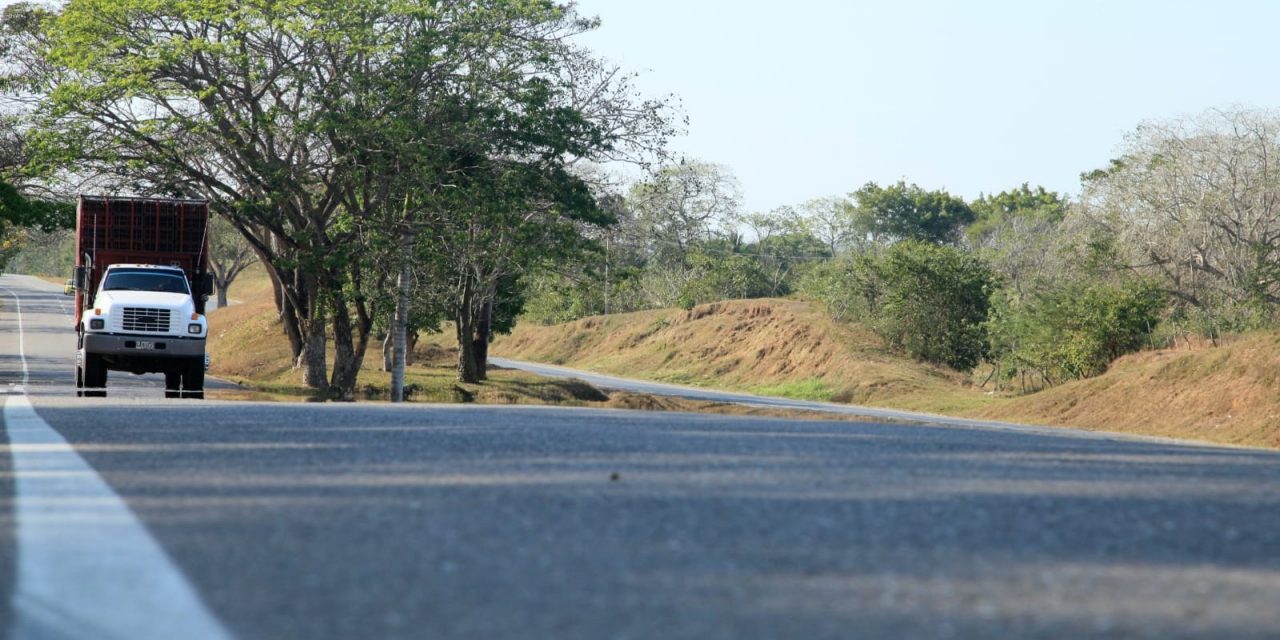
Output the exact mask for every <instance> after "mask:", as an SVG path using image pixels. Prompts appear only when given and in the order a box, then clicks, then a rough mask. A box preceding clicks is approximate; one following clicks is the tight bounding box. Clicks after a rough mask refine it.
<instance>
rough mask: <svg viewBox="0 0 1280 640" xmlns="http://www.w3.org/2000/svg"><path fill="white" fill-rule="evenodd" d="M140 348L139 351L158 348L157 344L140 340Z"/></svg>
mask: <svg viewBox="0 0 1280 640" xmlns="http://www.w3.org/2000/svg"><path fill="white" fill-rule="evenodd" d="M138 348H139V349H155V348H156V343H154V342H149V341H146V340H139V341H138Z"/></svg>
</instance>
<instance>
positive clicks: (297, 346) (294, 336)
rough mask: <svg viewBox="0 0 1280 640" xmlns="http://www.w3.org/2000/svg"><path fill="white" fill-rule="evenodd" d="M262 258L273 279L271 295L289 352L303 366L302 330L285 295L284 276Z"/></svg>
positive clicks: (295, 313) (268, 273)
mask: <svg viewBox="0 0 1280 640" xmlns="http://www.w3.org/2000/svg"><path fill="white" fill-rule="evenodd" d="M260 258H261V259H262V264H263V265H265V266H266V267H267V276H269V277H270V278H271V295H272V296H273V297H274V298H275V302H276V311H278V312H279V313H280V325H281V326H282V327H283V328H284V335H285V337H287V338H288V339H289V351H290V353H291V354H292V355H293V360H294V362H295V363H298V364H297V366H301V362H302V360H301V356H302V349H303V339H302V330H301V329H300V328H299V326H298V314H297V312H296V311H295V310H294V308H293V303H292V302H290V301H289V297H288V296H286V295H285V293H284V282H283V281H282V280H281V278H282V274H281V273H279V272H278V271H276V269H275V267H273V266H272V265H271V262H270V261H269V260H267V259H266V258H262V257H261V256H260ZM286 273H287V272H286Z"/></svg>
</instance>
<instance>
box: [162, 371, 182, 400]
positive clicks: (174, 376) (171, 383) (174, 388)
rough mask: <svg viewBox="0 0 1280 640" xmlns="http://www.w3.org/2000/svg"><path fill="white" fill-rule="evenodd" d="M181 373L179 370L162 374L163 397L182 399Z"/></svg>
mask: <svg viewBox="0 0 1280 640" xmlns="http://www.w3.org/2000/svg"><path fill="white" fill-rule="evenodd" d="M182 373H183V370H181V369H174V370H173V371H166V372H164V397H166V398H181V397H182Z"/></svg>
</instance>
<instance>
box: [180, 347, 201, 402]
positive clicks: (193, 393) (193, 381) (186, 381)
mask: <svg viewBox="0 0 1280 640" xmlns="http://www.w3.org/2000/svg"><path fill="white" fill-rule="evenodd" d="M182 397H184V398H188V399H194V400H204V358H203V357H199V358H191V359H190V360H189V361H187V368H186V370H185V371H183V373H182Z"/></svg>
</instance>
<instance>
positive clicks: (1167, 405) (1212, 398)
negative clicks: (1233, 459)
mask: <svg viewBox="0 0 1280 640" xmlns="http://www.w3.org/2000/svg"><path fill="white" fill-rule="evenodd" d="M1278 389H1280V335H1277V334H1275V333H1258V334H1251V335H1247V336H1240V337H1237V338H1235V339H1232V340H1229V341H1227V342H1226V343H1224V344H1222V345H1220V346H1218V347H1213V346H1211V345H1206V344H1195V345H1190V346H1189V347H1185V348H1178V349H1162V350H1158V351H1148V352H1143V353H1138V354H1134V355H1130V356H1126V357H1124V358H1121V359H1120V360H1117V361H1116V362H1115V363H1114V364H1112V366H1111V368H1110V370H1108V371H1107V372H1106V373H1105V374H1103V375H1101V376H1098V377H1096V378H1091V379H1088V380H1080V381H1076V382H1071V383H1067V384H1064V385H1061V386H1058V387H1054V388H1052V389H1047V390H1045V391H1041V392H1039V393H1035V394H1032V395H1029V396H1024V397H1020V398H1012V399H1008V400H1004V401H1000V402H998V403H996V404H993V405H992V406H990V407H986V408H983V409H980V410H977V411H973V412H970V415H973V416H975V417H984V418H994V419H999V420H1014V421H1018V422H1028V423H1035V424H1059V425H1069V426H1074V427H1081V428H1085V429H1099V430H1106V431H1124V432H1132V433H1142V434H1146V435H1155V436H1167V437H1173V438H1188V439H1193V440H1204V441H1208V442H1219V443H1225V444H1236V445H1246V446H1262V447H1272V448H1280V394H1278V393H1277V390H1278Z"/></svg>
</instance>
